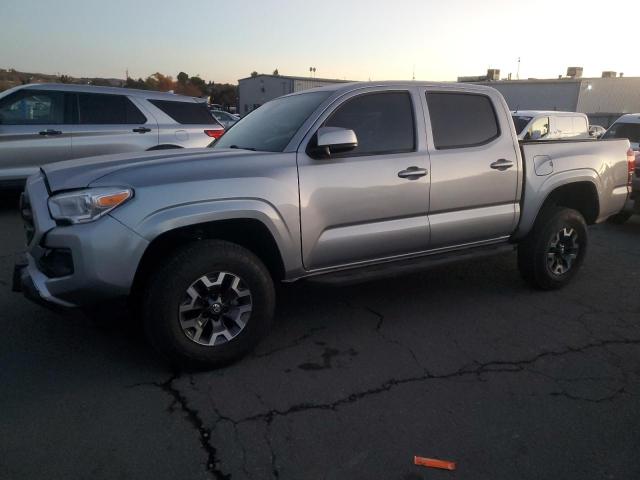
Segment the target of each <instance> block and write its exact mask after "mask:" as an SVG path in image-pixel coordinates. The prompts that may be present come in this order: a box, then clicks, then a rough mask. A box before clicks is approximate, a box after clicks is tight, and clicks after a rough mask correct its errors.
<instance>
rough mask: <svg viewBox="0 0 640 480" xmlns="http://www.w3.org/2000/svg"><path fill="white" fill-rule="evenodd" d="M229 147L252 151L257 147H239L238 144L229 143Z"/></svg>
mask: <svg viewBox="0 0 640 480" xmlns="http://www.w3.org/2000/svg"><path fill="white" fill-rule="evenodd" d="M229 148H236V149H238V150H249V151H251V152H255V151H256V149H255V148H253V147H239V146H238V145H229Z"/></svg>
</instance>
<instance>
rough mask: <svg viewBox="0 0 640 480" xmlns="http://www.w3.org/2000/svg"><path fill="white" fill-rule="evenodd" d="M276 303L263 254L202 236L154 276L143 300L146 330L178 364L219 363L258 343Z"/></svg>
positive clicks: (242, 352)
mask: <svg viewBox="0 0 640 480" xmlns="http://www.w3.org/2000/svg"><path fill="white" fill-rule="evenodd" d="M274 307H275V291H274V286H273V281H272V279H271V276H270V275H269V272H268V270H267V268H266V267H265V266H264V264H263V263H262V262H261V261H260V259H258V257H256V256H255V255H254V254H253V253H251V252H250V251H249V250H247V249H245V248H243V247H240V246H239V245H236V244H233V243H229V242H225V241H220V240H201V241H198V242H194V243H191V244H189V245H187V246H185V247H183V248H181V249H180V250H178V251H177V252H176V253H175V254H173V255H172V256H171V258H169V259H168V261H167V262H166V263H165V264H164V265H163V266H162V267H161V268H159V269H158V270H157V271H156V272H155V274H154V275H153V277H152V280H151V281H150V283H149V284H148V286H147V289H146V291H145V296H144V300H143V310H144V326H145V332H146V334H147V337H148V338H149V340H150V342H151V344H152V345H153V346H154V347H155V348H156V349H157V350H158V351H159V352H160V353H161V354H162V355H164V356H165V357H166V358H167V359H168V360H169V361H170V362H171V363H173V364H175V365H177V366H181V367H188V368H213V367H219V366H222V365H225V364H228V363H230V362H232V361H234V360H237V359H238V358H240V357H242V356H243V355H244V354H246V353H247V352H248V351H250V350H251V349H252V348H253V347H254V346H255V345H256V344H257V343H258V341H259V340H260V339H261V338H262V337H263V336H264V335H265V334H266V332H267V331H268V330H269V327H270V326H271V323H272V319H273V311H274Z"/></svg>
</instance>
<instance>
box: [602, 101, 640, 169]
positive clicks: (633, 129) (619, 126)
mask: <svg viewBox="0 0 640 480" xmlns="http://www.w3.org/2000/svg"><path fill="white" fill-rule="evenodd" d="M602 138H627V139H629V141H630V142H631V148H633V149H634V150H640V113H628V114H626V115H622V116H621V117H620V118H619V119H617V120H616V121H615V122H613V125H611V126H610V127H609V130H607V131H606V133H605V134H604V135H603V136H602ZM638 166H640V165H638Z"/></svg>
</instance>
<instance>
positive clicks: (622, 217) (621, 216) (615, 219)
mask: <svg viewBox="0 0 640 480" xmlns="http://www.w3.org/2000/svg"><path fill="white" fill-rule="evenodd" d="M631 215H633V214H632V213H631V212H618V213H616V214H615V215H612V216H610V217H609V218H608V219H607V222H609V223H614V224H616V225H622V224H623V223H626V221H627V220H629V219H630V218H631Z"/></svg>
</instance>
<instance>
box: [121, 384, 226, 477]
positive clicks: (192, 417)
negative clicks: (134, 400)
mask: <svg viewBox="0 0 640 480" xmlns="http://www.w3.org/2000/svg"><path fill="white" fill-rule="evenodd" d="M179 378H180V375H179V374H174V375H172V376H171V377H169V378H168V379H167V380H166V381H164V382H162V383H159V382H151V383H146V384H144V383H140V384H135V385H132V386H131V387H135V386H142V385H153V386H155V387H158V388H160V389H161V390H162V391H163V392H165V393H166V394H168V395H169V396H170V397H171V398H172V402H171V405H169V407H168V408H167V410H168V411H169V413H173V412H175V411H176V410H178V409H179V410H180V411H181V412H183V413H184V414H185V415H184V416H185V418H186V419H187V421H188V422H189V423H190V424H191V426H192V427H193V428H194V429H195V430H197V431H198V435H199V439H200V446H201V447H202V449H203V450H204V452H205V453H206V454H207V470H208V471H209V472H210V473H211V475H212V477H213V478H215V479H216V480H229V479H230V478H231V475H229V474H225V473H223V472H222V471H221V470H220V461H219V460H218V458H217V450H216V448H215V447H214V446H213V445H211V443H210V441H209V439H210V437H211V430H210V429H208V428H206V427H205V426H204V421H203V420H202V419H201V418H200V415H199V414H198V411H197V410H195V409H193V408H191V407H189V405H188V402H187V399H186V397H185V396H184V395H183V394H182V393H181V392H180V390H178V389H177V388H176V387H174V386H173V382H175V381H176V380H178V379H179Z"/></svg>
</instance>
